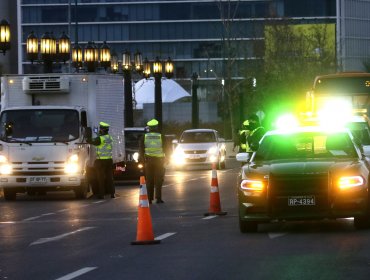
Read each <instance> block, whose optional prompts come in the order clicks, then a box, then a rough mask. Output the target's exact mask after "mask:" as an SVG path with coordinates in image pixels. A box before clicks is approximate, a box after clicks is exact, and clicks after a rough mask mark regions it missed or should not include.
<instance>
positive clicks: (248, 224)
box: [239, 218, 258, 233]
mask: <svg viewBox="0 0 370 280" xmlns="http://www.w3.org/2000/svg"><path fill="white" fill-rule="evenodd" d="M239 229H240V232H242V233H247V232H257V231H258V222H256V221H243V220H241V219H240V218H239Z"/></svg>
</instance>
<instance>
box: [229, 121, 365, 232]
mask: <svg viewBox="0 0 370 280" xmlns="http://www.w3.org/2000/svg"><path fill="white" fill-rule="evenodd" d="M236 158H237V160H238V161H240V162H244V163H245V164H244V165H243V166H242V168H241V172H240V174H239V178H238V186H237V188H238V204H239V227H240V231H241V232H255V231H257V230H258V224H260V223H266V222H267V223H268V222H271V221H275V220H278V221H279V220H280V221H288V220H312V219H313V220H318V219H325V218H330V219H335V218H347V217H354V226H355V227H356V228H357V229H364V228H369V227H370V210H369V209H370V207H369V203H370V202H369V187H368V185H369V164H368V162H367V161H366V158H365V156H364V155H363V154H362V153H361V148H360V147H358V146H357V145H356V142H355V141H354V138H353V136H352V134H351V132H350V131H349V130H348V129H346V128H337V129H332V130H330V129H328V128H327V127H326V128H321V127H294V128H291V129H288V130H272V131H269V132H267V133H266V134H265V135H264V137H263V138H262V139H261V141H260V143H259V147H258V150H257V151H256V152H255V153H253V155H252V156H251V158H249V155H248V154H246V153H240V154H237V156H236Z"/></svg>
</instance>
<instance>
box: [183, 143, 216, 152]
mask: <svg viewBox="0 0 370 280" xmlns="http://www.w3.org/2000/svg"><path fill="white" fill-rule="evenodd" d="M214 146H217V143H216V142H210V143H188V144H185V143H180V144H178V147H181V149H183V150H186V151H189V150H208V149H209V148H211V147H214Z"/></svg>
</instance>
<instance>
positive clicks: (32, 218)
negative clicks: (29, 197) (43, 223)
mask: <svg viewBox="0 0 370 280" xmlns="http://www.w3.org/2000/svg"><path fill="white" fill-rule="evenodd" d="M38 218H41V216H35V217H30V218H27V219H23V220H22V221H24V222H27V221H33V220H36V219H38Z"/></svg>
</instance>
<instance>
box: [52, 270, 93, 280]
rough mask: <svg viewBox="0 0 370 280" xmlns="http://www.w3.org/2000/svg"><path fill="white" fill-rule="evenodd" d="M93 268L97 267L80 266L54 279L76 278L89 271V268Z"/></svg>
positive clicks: (67, 279) (68, 279) (66, 279)
mask: <svg viewBox="0 0 370 280" xmlns="http://www.w3.org/2000/svg"><path fill="white" fill-rule="evenodd" d="M94 269H97V267H84V268H81V269H79V270H77V271H75V272H72V273H69V274H67V275H65V276H62V277H60V278H58V279H55V280H70V279H73V278H76V277H78V276H80V275H82V274H85V273H88V272H90V271H91V270H94Z"/></svg>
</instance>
